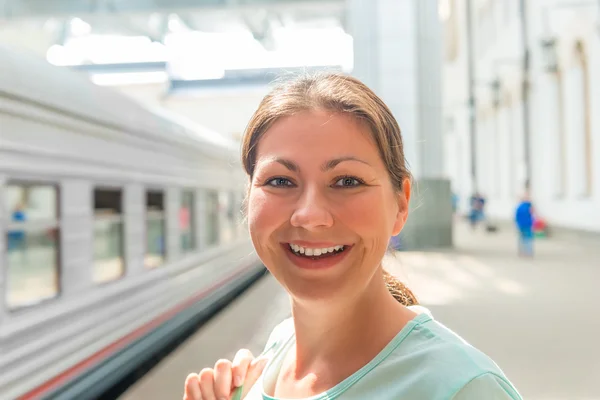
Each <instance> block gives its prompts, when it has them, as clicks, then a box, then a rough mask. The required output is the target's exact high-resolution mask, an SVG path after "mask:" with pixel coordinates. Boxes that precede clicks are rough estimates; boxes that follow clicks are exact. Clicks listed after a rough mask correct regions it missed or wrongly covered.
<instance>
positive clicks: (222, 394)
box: [214, 360, 233, 400]
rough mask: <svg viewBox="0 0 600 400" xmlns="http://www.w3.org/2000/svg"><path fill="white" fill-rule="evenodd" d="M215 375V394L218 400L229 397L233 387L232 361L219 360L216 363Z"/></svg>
mask: <svg viewBox="0 0 600 400" xmlns="http://www.w3.org/2000/svg"><path fill="white" fill-rule="evenodd" d="M214 371H215V372H214V376H215V378H214V379H215V383H214V388H215V396H216V397H217V399H218V400H225V399H228V398H229V395H230V394H231V388H232V386H233V385H232V377H231V361H229V360H219V361H217V363H216V364H215V370H214Z"/></svg>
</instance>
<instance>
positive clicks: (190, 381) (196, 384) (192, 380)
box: [183, 374, 202, 400]
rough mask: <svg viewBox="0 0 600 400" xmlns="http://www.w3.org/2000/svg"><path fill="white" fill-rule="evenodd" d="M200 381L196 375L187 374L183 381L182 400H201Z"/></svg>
mask: <svg viewBox="0 0 600 400" xmlns="http://www.w3.org/2000/svg"><path fill="white" fill-rule="evenodd" d="M201 396H202V395H201V393H200V381H199V380H198V374H189V375H188V376H187V378H186V379H185V393H184V395H183V400H201V399H202V397H201Z"/></svg>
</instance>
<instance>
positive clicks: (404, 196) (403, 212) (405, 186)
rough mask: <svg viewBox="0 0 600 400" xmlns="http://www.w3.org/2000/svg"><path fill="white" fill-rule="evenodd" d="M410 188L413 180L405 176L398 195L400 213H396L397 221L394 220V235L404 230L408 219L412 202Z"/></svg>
mask: <svg viewBox="0 0 600 400" xmlns="http://www.w3.org/2000/svg"><path fill="white" fill-rule="evenodd" d="M410 190H411V182H410V179H409V178H404V180H403V181H402V190H400V192H399V193H398V194H397V195H396V196H397V201H398V213H397V214H396V221H395V222H394V230H393V232H392V235H393V236H396V235H397V234H399V233H400V231H402V228H404V224H405V223H406V220H407V219H408V205H409V203H410Z"/></svg>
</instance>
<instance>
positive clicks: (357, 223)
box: [336, 192, 393, 237]
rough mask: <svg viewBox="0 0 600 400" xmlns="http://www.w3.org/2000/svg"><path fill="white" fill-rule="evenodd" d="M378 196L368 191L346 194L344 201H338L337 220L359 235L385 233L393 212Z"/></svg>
mask: <svg viewBox="0 0 600 400" xmlns="http://www.w3.org/2000/svg"><path fill="white" fill-rule="evenodd" d="M380 197H381V196H379V195H378V193H369V192H365V193H361V194H357V195H354V196H348V197H347V199H346V200H345V201H344V202H341V203H338V204H339V206H340V207H339V208H338V210H336V211H337V212H336V215H337V217H338V220H339V221H340V222H342V223H343V224H344V225H346V226H347V227H349V228H351V229H352V230H353V231H355V232H357V233H359V234H360V236H367V237H376V236H382V235H383V236H385V235H387V233H386V231H387V227H388V225H389V227H390V228H389V229H390V230H391V227H392V224H393V215H392V214H393V213H390V212H388V210H386V209H387V208H389V207H387V204H385V202H384V201H382V200H383V199H381V198H380ZM388 214H389V215H388Z"/></svg>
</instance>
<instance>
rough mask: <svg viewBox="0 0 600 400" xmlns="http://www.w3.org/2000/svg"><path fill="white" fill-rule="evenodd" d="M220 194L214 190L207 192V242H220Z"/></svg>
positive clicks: (209, 243)
mask: <svg viewBox="0 0 600 400" xmlns="http://www.w3.org/2000/svg"><path fill="white" fill-rule="evenodd" d="M219 231H220V226H219V194H218V193H217V192H216V191H214V190H209V191H207V192H206V244H207V245H208V246H212V245H214V244H217V243H218V242H219V236H220V235H219Z"/></svg>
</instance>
